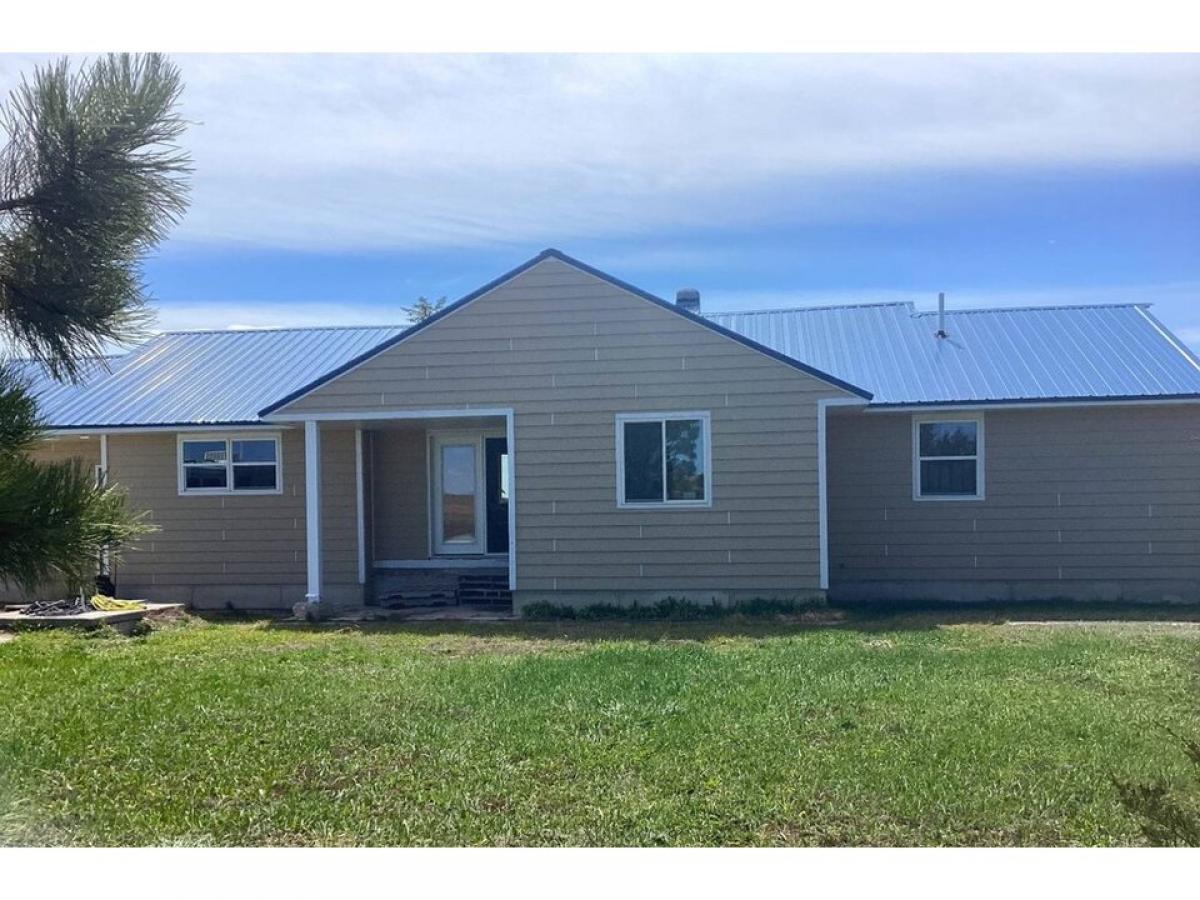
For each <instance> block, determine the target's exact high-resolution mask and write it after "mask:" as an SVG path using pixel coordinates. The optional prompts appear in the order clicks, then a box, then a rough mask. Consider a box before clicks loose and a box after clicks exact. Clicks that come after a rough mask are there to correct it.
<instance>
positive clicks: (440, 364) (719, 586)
mask: <svg viewBox="0 0 1200 900" xmlns="http://www.w3.org/2000/svg"><path fill="white" fill-rule="evenodd" d="M845 396H847V393H846V392H844V391H842V390H840V389H838V388H836V387H832V386H830V385H829V384H827V383H825V382H823V381H820V380H818V379H816V378H814V377H811V376H809V375H807V374H805V373H803V372H800V371H797V370H796V369H794V368H792V367H790V366H787V365H785V364H783V363H780V362H778V361H776V360H773V359H770V358H768V357H766V356H764V355H763V354H761V353H759V352H757V351H755V350H752V349H749V348H747V347H745V346H743V345H741V344H739V343H737V342H735V341H733V340H731V339H729V338H726V337H723V336H721V335H719V334H716V333H714V332H712V331H710V330H708V329H706V328H704V327H703V326H700V325H697V324H696V323H693V322H689V321H687V320H686V319H684V318H682V317H680V316H678V315H676V314H674V313H672V312H670V311H667V310H663V309H661V308H659V307H657V306H655V305H653V304H651V303H648V302H647V301H645V300H642V299H640V298H638V297H635V296H633V295H631V294H629V293H627V292H625V291H623V290H620V289H618V288H615V287H613V286H612V285H610V284H608V283H607V282H605V281H603V280H601V279H598V278H595V277H593V276H591V275H588V274H586V273H584V272H581V271H579V270H578V269H575V268H574V267H572V266H569V265H567V264H565V263H562V262H559V261H557V260H547V261H544V262H542V263H540V264H538V265H537V266H535V267H533V268H532V269H530V270H528V271H527V272H525V273H524V274H522V275H520V276H517V277H516V278H514V279H512V280H511V281H509V282H507V283H505V284H504V285H502V286H501V287H500V288H498V289H496V290H494V291H492V292H491V293H489V294H487V295H485V296H483V297H481V298H479V299H478V300H476V301H474V302H473V303H471V304H469V305H468V306H466V307H464V308H463V309H461V310H459V311H456V312H454V313H452V314H451V315H449V316H448V317H446V318H444V319H442V320H441V321H439V322H437V323H434V324H433V325H431V326H430V327H429V328H428V329H427V330H425V331H423V332H421V333H419V334H417V335H415V336H414V337H412V338H410V339H409V340H407V341H404V342H402V343H400V344H399V345H397V346H395V347H393V348H390V349H389V350H387V351H385V352H384V353H382V354H380V355H379V356H377V357H375V358H374V359H372V360H370V361H368V362H366V363H364V364H362V365H360V366H359V367H358V368H356V369H354V370H352V371H350V372H348V373H346V374H345V375H343V376H341V377H339V378H337V379H335V380H334V381H331V382H330V383H328V384H326V385H324V386H322V387H320V388H318V389H317V390H316V391H314V392H312V393H311V394H309V395H307V396H305V397H302V398H301V399H299V400H297V401H295V402H293V403H292V404H290V405H289V406H286V407H284V408H283V409H282V410H280V412H281V413H283V414H293V415H294V414H301V413H307V412H342V411H345V410H354V409H360V410H376V409H378V410H389V409H392V410H418V409H445V408H463V409H464V410H465V409H466V408H469V407H475V408H480V407H511V408H513V409H514V410H515V437H516V447H515V451H516V467H517V473H516V474H517V481H516V505H517V535H516V538H517V557H518V562H517V579H518V580H517V588H518V594H519V596H518V603H520V602H522V600H523V599H529V598H530V597H532V595H533V594H535V593H537V592H556V595H557V596H561V597H570V596H571V592H593V591H597V592H608V593H609V595H610V596H615V595H614V594H613V592H622V593H623V594H630V593H631V592H632V593H634V594H637V592H656V593H675V594H687V595H689V596H696V597H698V598H703V597H717V598H718V599H725V598H728V597H729V596H734V595H754V594H767V593H771V594H778V593H780V592H783V593H792V594H805V595H807V594H813V593H816V592H818V590H819V550H818V546H819V543H818V513H817V508H818V492H817V444H816V432H817V401H818V400H819V399H820V398H824V397H845ZM639 411H665V412H691V411H706V412H710V413H711V415H712V441H713V450H712V462H713V471H712V472H711V473H710V475H711V478H710V489H711V491H712V496H713V505H712V507H711V508H705V509H659V510H652V509H618V507H617V500H616V443H615V441H616V436H615V416H616V414H617V413H622V412H639ZM380 469H381V470H382V465H380ZM377 474H378V476H379V480H380V481H381V483H382V473H381V472H380V473H377ZM377 500H378V497H377ZM376 524H377V535H376V540H377V541H379V540H381V536H380V535H379V534H378V530H379V529H378V525H379V523H378V522H377V523H376ZM539 599H542V597H541V596H540V595H539ZM597 599H604V598H603V597H599V598H597Z"/></svg>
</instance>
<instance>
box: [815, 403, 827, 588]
mask: <svg viewBox="0 0 1200 900" xmlns="http://www.w3.org/2000/svg"><path fill="white" fill-rule="evenodd" d="M828 409H829V401H828V400H818V401H817V534H818V536H819V537H818V540H819V542H820V554H821V556H820V576H819V577H820V580H819V582H818V583H819V584H820V587H821V590H823V591H827V590H829V486H828V478H829V461H828V457H827V456H826V447H825V438H826V435H825V432H826V419H825V416H826V413H827V411H828Z"/></svg>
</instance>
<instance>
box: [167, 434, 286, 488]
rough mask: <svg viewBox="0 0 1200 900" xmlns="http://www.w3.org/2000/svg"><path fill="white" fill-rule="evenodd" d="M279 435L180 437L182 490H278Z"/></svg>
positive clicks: (280, 486)
mask: <svg viewBox="0 0 1200 900" xmlns="http://www.w3.org/2000/svg"><path fill="white" fill-rule="evenodd" d="M281 490H282V484H281V479H280V477H279V436H278V435H270V436H260V435H253V436H251V435H245V436H242V435H237V436H230V437H209V436H205V437H196V438H182V437H181V438H180V439H179V493H181V494H278V493H280V491H281Z"/></svg>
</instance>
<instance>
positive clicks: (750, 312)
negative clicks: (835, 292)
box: [703, 300, 915, 316]
mask: <svg viewBox="0 0 1200 900" xmlns="http://www.w3.org/2000/svg"><path fill="white" fill-rule="evenodd" d="M881 306H907V307H909V308H910V309H914V308H915V307H914V305H913V302H912V301H911V300H878V301H863V302H861V303H824V304H821V305H819V306H780V307H776V308H774V309H723V310H713V311H712V312H706V313H704V314H703V315H705V316H761V315H766V314H768V313H788V312H823V311H827V310H831V309H864V308H875V307H881Z"/></svg>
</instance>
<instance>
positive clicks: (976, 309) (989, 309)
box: [913, 301, 1153, 316]
mask: <svg viewBox="0 0 1200 900" xmlns="http://www.w3.org/2000/svg"><path fill="white" fill-rule="evenodd" d="M1152 305H1153V304H1151V303H1137V302H1128V301H1126V302H1119V303H1043V304H1039V305H1035V306H969V307H967V308H965V309H947V310H946V315H948V316H962V315H970V314H972V313H998V312H1045V311H1047V310H1059V309H1146V308H1148V307H1150V306H1152ZM937 314H938V311H937V310H936V309H921V310H917V311H916V312H914V313H913V315H914V316H936V315H937Z"/></svg>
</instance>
